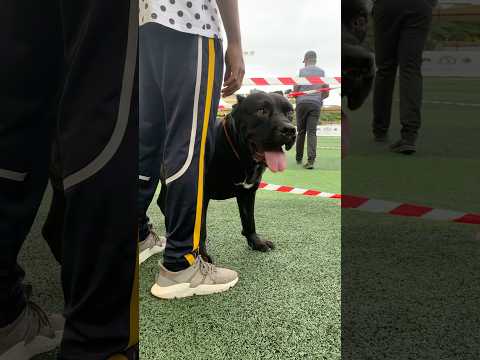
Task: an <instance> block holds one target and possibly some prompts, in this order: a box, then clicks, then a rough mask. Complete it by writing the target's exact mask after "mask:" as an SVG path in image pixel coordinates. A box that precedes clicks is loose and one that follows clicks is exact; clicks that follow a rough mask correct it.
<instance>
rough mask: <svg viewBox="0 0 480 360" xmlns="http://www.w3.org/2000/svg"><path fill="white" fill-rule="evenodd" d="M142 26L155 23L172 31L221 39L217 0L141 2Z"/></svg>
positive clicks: (142, 0)
mask: <svg viewBox="0 0 480 360" xmlns="http://www.w3.org/2000/svg"><path fill="white" fill-rule="evenodd" d="M139 6H140V9H139V10H140V13H139V17H140V18H139V23H140V26H141V25H143V24H146V23H148V22H155V23H158V24H161V25H163V26H167V27H169V28H171V29H174V30H178V31H183V32H186V33H190V34H197V35H202V36H206V37H210V38H214V37H217V38H220V37H221V18H220V12H219V11H218V8H217V3H216V1H215V0H140V1H139Z"/></svg>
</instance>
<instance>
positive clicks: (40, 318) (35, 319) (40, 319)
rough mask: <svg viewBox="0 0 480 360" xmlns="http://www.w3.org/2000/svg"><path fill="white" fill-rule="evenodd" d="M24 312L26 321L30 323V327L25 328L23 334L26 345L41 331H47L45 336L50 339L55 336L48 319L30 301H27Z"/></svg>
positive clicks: (39, 308)
mask: <svg viewBox="0 0 480 360" xmlns="http://www.w3.org/2000/svg"><path fill="white" fill-rule="evenodd" d="M26 311H27V313H26V314H25V315H26V316H27V317H28V318H29V319H28V321H29V323H30V326H29V327H28V328H27V330H26V334H25V343H26V344H28V343H29V342H31V341H32V340H33V339H34V338H35V337H36V336H37V335H38V334H40V333H41V332H42V329H46V330H47V332H46V334H45V335H47V336H49V337H51V338H53V337H54V336H55V332H54V331H53V328H52V324H51V323H50V319H49V318H48V316H47V314H46V313H45V312H44V311H43V309H42V308H41V307H40V306H38V305H37V304H35V303H34V302H32V301H28V302H27V307H26ZM43 332H45V331H43Z"/></svg>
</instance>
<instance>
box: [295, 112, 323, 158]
mask: <svg viewBox="0 0 480 360" xmlns="http://www.w3.org/2000/svg"><path fill="white" fill-rule="evenodd" d="M320 111H321V107H320V106H318V105H317V104H314V103H300V104H298V105H297V107H296V109H295V113H296V117H297V145H296V147H297V155H296V158H297V162H300V161H302V159H303V152H304V148H305V137H306V138H307V161H308V163H310V164H313V163H314V162H315V158H316V157H317V125H318V122H319V121H320Z"/></svg>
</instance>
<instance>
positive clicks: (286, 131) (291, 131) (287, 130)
mask: <svg viewBox="0 0 480 360" xmlns="http://www.w3.org/2000/svg"><path fill="white" fill-rule="evenodd" d="M280 132H281V133H282V135H284V136H286V137H293V136H295V135H296V134H297V130H296V129H295V127H294V126H293V125H288V126H285V127H283V128H282V129H281V130H280Z"/></svg>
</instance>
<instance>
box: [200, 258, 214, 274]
mask: <svg viewBox="0 0 480 360" xmlns="http://www.w3.org/2000/svg"><path fill="white" fill-rule="evenodd" d="M197 261H198V262H199V267H200V272H201V273H202V275H204V276H212V275H213V274H215V272H216V271H217V268H216V266H215V265H213V264H210V263H208V262H206V261H205V260H203V259H202V257H201V256H200V255H199V256H198V257H197Z"/></svg>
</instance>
